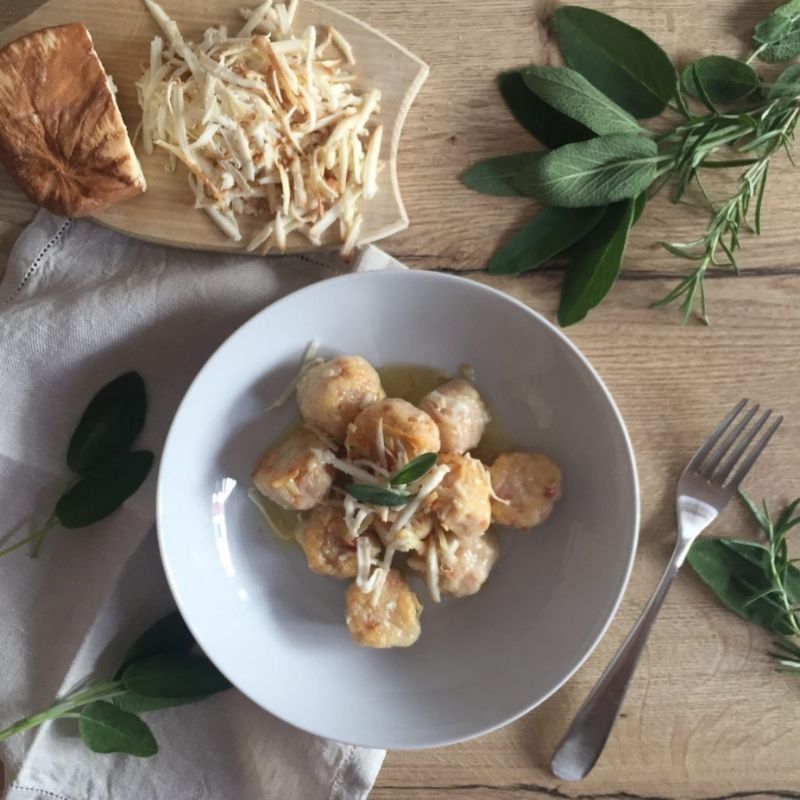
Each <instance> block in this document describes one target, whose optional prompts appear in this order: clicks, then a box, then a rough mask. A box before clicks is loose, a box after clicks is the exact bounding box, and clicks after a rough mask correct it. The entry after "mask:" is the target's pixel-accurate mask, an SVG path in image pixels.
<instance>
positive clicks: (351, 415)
mask: <svg viewBox="0 0 800 800" xmlns="http://www.w3.org/2000/svg"><path fill="white" fill-rule="evenodd" d="M384 397H386V394H385V392H384V391H383V387H382V386H381V379H380V376H379V375H378V373H377V372H376V371H375V370H374V369H373V367H372V366H371V365H370V364H369V363H368V362H367V361H365V360H364V359H363V358H361V356H340V357H339V358H334V359H333V360H332V361H326V362H325V363H324V364H319V365H317V366H316V367H312V368H311V369H310V370H308V372H306V373H305V375H303V377H302V378H300V381H299V383H298V384H297V403H298V405H299V406H300V413H301V414H302V415H303V419H305V420H306V422H308V423H310V424H311V425H313V426H314V427H316V428H319V429H320V430H321V431H323V432H324V433H327V434H328V435H329V436H332V437H333V438H334V439H335V440H336V441H337V442H343V441H344V437H345V434H346V433H347V426H348V425H349V424H350V423H351V422H352V421H353V420H354V419H355V418H356V417H357V416H358V414H359V413H360V411H361V410H362V409H364V408H366V407H367V406H368V405H369V404H370V403H375V402H376V401H378V400H383V398H384Z"/></svg>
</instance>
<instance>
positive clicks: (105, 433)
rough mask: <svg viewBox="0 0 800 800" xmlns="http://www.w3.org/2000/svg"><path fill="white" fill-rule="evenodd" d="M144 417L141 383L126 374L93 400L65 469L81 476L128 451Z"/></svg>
mask: <svg viewBox="0 0 800 800" xmlns="http://www.w3.org/2000/svg"><path fill="white" fill-rule="evenodd" d="M146 413H147V395H146V393H145V388H144V381H143V380H142V377H141V375H139V373H138V372H127V373H125V374H124V375H120V376H119V377H118V378H115V379H114V380H113V381H111V382H110V383H107V384H106V385H105V386H104V387H103V388H102V389H100V391H99V392H98V393H97V394H96V395H95V396H94V397H93V398H92V400H91V402H90V403H89V405H88V407H87V408H86V411H84V412H83V416H82V417H81V419H80V422H79V423H78V426H77V428H75V432H74V433H73V434H72V438H71V439H70V442H69V447H68V449H67V465H68V466H69V468H70V469H71V470H72V471H73V472H77V473H79V474H84V473H86V472H89V471H90V470H92V469H94V468H95V467H97V466H99V465H100V464H102V463H103V462H104V461H108V459H110V458H112V457H113V456H116V455H119V454H120V453H123V452H124V451H125V450H127V449H128V448H129V447H130V446H131V445H132V444H133V442H134V441H135V440H136V437H137V436H138V435H139V433H140V432H141V430H142V427H143V425H144V419H145V415H146Z"/></svg>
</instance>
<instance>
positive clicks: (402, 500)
mask: <svg viewBox="0 0 800 800" xmlns="http://www.w3.org/2000/svg"><path fill="white" fill-rule="evenodd" d="M345 491H346V492H347V494H349V495H350V496H351V497H354V498H355V499H356V500H358V502H359V503H369V504H370V505H373V506H386V507H388V508H396V507H398V506H404V505H406V503H408V501H409V500H410V499H411V496H410V495H409V494H407V493H405V492H400V491H397V490H395V489H382V488H381V487H380V486H369V485H367V484H364V483H351V484H350V485H349V486H348V487H347V488H346V490H345Z"/></svg>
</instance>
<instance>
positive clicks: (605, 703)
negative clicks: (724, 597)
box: [550, 541, 690, 781]
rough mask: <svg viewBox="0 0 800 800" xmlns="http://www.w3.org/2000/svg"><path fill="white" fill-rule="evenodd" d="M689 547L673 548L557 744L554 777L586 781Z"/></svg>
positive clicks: (554, 758)
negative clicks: (649, 593)
mask: <svg viewBox="0 0 800 800" xmlns="http://www.w3.org/2000/svg"><path fill="white" fill-rule="evenodd" d="M689 546H690V542H685V541H679V542H678V544H677V545H676V547H675V550H674V551H673V553H672V557H671V558H670V561H669V564H668V565H667V568H666V570H665V572H664V574H663V575H662V577H661V580H660V581H659V584H658V586H657V587H656V590H655V591H654V592H653V596H652V597H651V598H650V600H649V601H648V603H647V605H646V606H645V609H644V611H642V613H641V615H640V616H639V619H637V620H636V624H635V625H634V626H633V628H632V629H631V632H630V633H629V634H628V636H627V637H626V638H625V641H624V642H623V643H622V645H621V646H620V648H619V650H618V651H617V654H616V655H615V656H614V658H613V659H612V660H611V663H610V664H609V665H608V666H607V667H606V670H605V672H604V673H603V675H602V676H601V678H600V680H599V681H598V682H597V684H596V686H595V687H594V689H592V692H591V694H590V695H589V696H588V697H587V698H586V701H585V702H584V704H583V705H582V706H581V708H580V710H579V711H578V713H577V714H576V715H575V719H574V720H573V721H572V724H571V725H570V726H569V728H568V729H567V732H566V733H565V734H564V738H563V739H562V740H561V741H560V742H559V745H558V747H557V748H556V751H555V753H554V754H553V758H552V760H551V761H550V768H551V769H552V770H553V773H554V774H555V775H556V776H557V777H559V778H562V779H563V780H566V781H579V780H581V779H582V778H585V777H586V776H587V775H588V774H589V772H591V770H592V767H594V765H595V763H596V762H597V759H598V758H599V757H600V753H602V752H603V748H604V747H605V744H606V740H607V739H608V736H609V734H610V733H611V728H612V727H613V726H614V721H615V720H616V718H617V714H618V713H619V710H620V707H621V706H622V701H623V700H624V699H625V692H626V691H627V689H628V684H629V683H630V681H631V678H632V677H633V673H634V671H635V670H636V665H637V664H638V663H639V657H640V656H641V654H642V650H643V649H644V645H645V642H646V641H647V637H648V636H649V635H650V630H651V628H652V627H653V623H654V622H655V619H656V616H658V612H659V611H660V610H661V605H662V603H663V602H664V598H665V597H666V595H667V592H668V591H669V588H670V586H672V582H673V580H674V579H675V576H676V575H677V574H678V570H679V569H680V567H681V565H682V564H683V562H684V560H685V559H686V555H687V553H688V552H689Z"/></svg>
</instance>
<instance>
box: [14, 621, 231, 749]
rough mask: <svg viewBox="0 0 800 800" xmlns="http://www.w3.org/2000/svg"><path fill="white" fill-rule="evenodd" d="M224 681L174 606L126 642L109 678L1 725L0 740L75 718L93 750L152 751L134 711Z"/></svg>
mask: <svg viewBox="0 0 800 800" xmlns="http://www.w3.org/2000/svg"><path fill="white" fill-rule="evenodd" d="M230 685H231V684H230V682H229V681H228V680H227V678H225V676H224V675H222V673H221V672H219V670H217V668H216V667H215V666H214V665H213V664H212V663H211V662H210V661H209V660H208V658H207V657H206V656H204V655H203V654H202V653H199V652H196V643H195V640H194V637H193V636H192V634H191V633H190V632H189V629H188V628H187V627H186V623H184V621H183V618H182V617H181V616H180V614H179V613H178V612H177V611H175V612H173V613H171V614H168V615H167V616H166V617H164V618H163V619H161V620H159V621H158V622H156V623H155V624H154V625H153V626H151V627H150V628H149V629H148V630H146V631H145V632H144V633H143V634H142V635H141V636H140V637H139V638H138V639H137V640H136V641H135V642H134V643H133V645H132V646H131V648H130V649H129V650H128V652H127V653H126V654H125V656H124V657H123V659H122V662H121V664H120V667H119V669H118V670H117V672H116V674H115V675H114V677H113V678H111V679H109V680H98V681H94V682H90V683H89V684H88V685H84V686H83V688H81V689H79V690H76V691H74V692H72V693H70V694H68V695H67V696H66V697H63V698H61V699H60V700H59V701H58V702H56V703H55V704H54V705H52V706H51V707H50V708H48V709H46V710H44V711H40V712H38V713H36V714H33V715H31V716H29V717H24V718H23V719H20V720H18V721H17V722H15V723H14V724H12V725H9V726H8V727H7V728H5V729H4V730H0V742H2V741H5V740H6V739H9V738H10V737H11V736H14V735H15V734H17V733H22V732H23V731H26V730H29V729H30V728H35V727H37V726H38V725H42V724H43V723H45V722H50V721H51V720H54V719H60V718H65V717H67V718H75V719H77V721H78V733H79V734H80V737H81V739H83V741H84V742H85V743H86V745H87V746H88V747H89V749H90V750H93V751H94V752H95V753H127V754H129V755H133V756H139V757H143V758H144V757H147V756H152V755H155V753H156V752H157V751H158V745H157V743H156V740H155V737H154V736H153V733H152V731H151V730H150V728H149V727H148V725H147V723H145V722H144V720H142V719H141V718H140V717H138V716H137V713H136V712H147V711H154V710H156V709H161V708H171V707H174V706H181V705H185V704H186V703H192V702H196V701H197V700H201V699H203V698H205V697H209V696H210V695H212V694H216V693H217V692H222V691H225V690H226V689H228V688H230Z"/></svg>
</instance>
